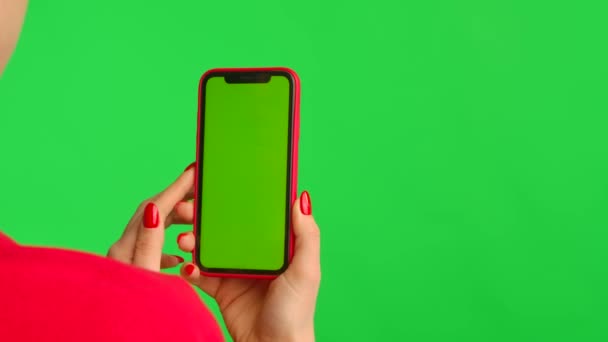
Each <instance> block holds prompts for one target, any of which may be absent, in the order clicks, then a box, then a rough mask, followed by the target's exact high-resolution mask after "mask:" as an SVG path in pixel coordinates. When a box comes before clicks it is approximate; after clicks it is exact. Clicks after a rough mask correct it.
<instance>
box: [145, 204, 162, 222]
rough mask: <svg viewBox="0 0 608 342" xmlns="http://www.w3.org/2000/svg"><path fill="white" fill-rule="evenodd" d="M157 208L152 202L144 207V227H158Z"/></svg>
mask: <svg viewBox="0 0 608 342" xmlns="http://www.w3.org/2000/svg"><path fill="white" fill-rule="evenodd" d="M158 221H159V219H158V208H157V207H156V205H155V204H154V203H152V202H150V203H148V205H146V209H144V227H146V228H156V227H158Z"/></svg>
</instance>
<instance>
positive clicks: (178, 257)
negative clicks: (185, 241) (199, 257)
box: [174, 255, 184, 264]
mask: <svg viewBox="0 0 608 342" xmlns="http://www.w3.org/2000/svg"><path fill="white" fill-rule="evenodd" d="M174 257H176V258H177V261H179V263H180V264H181V263H182V262H184V258H182V257H181V256H179V255H174Z"/></svg>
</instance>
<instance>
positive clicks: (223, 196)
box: [193, 68, 300, 278]
mask: <svg viewBox="0 0 608 342" xmlns="http://www.w3.org/2000/svg"><path fill="white" fill-rule="evenodd" d="M299 103H300V82H299V78H298V76H297V74H296V73H295V72H294V71H293V70H291V69H288V68H246V69H241V68H239V69H212V70H209V71H207V72H206V73H205V74H204V75H203V76H202V77H201V80H200V86H199V108H198V134H197V159H196V182H195V199H194V203H195V215H194V216H195V217H194V231H195V236H196V247H195V250H194V253H193V254H194V255H193V257H194V262H195V263H196V264H197V265H198V266H199V268H200V270H201V272H202V273H203V274H205V275H207V276H220V277H243V278H274V277H276V276H278V275H279V274H281V273H282V272H283V271H285V269H286V268H287V266H288V265H289V262H290V260H291V257H292V254H293V232H292V227H291V207H292V205H293V203H294V201H295V199H296V194H297V167H298V165H297V163H298V140H299V120H300V118H299Z"/></svg>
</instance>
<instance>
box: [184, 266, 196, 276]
mask: <svg viewBox="0 0 608 342" xmlns="http://www.w3.org/2000/svg"><path fill="white" fill-rule="evenodd" d="M184 271H186V274H187V275H192V273H194V265H192V264H189V265H186V268H184Z"/></svg>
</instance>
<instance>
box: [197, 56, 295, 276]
mask: <svg viewBox="0 0 608 342" xmlns="http://www.w3.org/2000/svg"><path fill="white" fill-rule="evenodd" d="M272 71H280V72H285V73H288V74H289V75H290V76H291V78H292V80H293V92H294V94H293V120H292V125H293V128H292V132H293V134H292V136H291V139H292V141H291V146H292V149H291V196H290V197H291V206H292V207H293V203H294V202H295V200H296V198H297V195H298V143H299V140H300V78H299V77H298V74H296V72H295V71H293V70H291V69H289V68H284V67H276V68H272V67H271V68H217V69H211V70H208V71H207V72H205V73H204V74H203V76H201V79H200V81H199V101H198V114H197V116H198V120H197V128H196V164H195V173H196V176H195V182H194V206H195V208H198V189H199V184H198V179H199V174H198V173H199V170H200V168H199V167H198V166H199V155H200V150H199V149H200V144H199V141H200V136H201V132H200V127H201V104H202V102H201V100H202V97H203V85H204V81H205V79H206V77H207V76H208V75H210V74H212V73H225V72H272ZM197 212H198V210H195V215H194V226H193V227H198V223H199V222H198V215H197V214H196V213H197ZM290 213H291V210H290ZM289 215H291V214H289ZM196 232H197V229H194V234H195V241H197V246H196V248H195V249H194V251H193V252H192V257H193V261H194V263H195V264H198V262H197V261H198V249H199V245H198V237H197V236H196ZM288 236H289V241H288V244H287V245H288V249H289V250H288V264H289V263H291V260H292V258H293V251H294V234H293V223H292V222H291V220H290V227H289V234H288ZM199 267H200V265H199ZM201 274H203V275H205V276H209V277H225V278H257V279H273V278H276V277H277V276H278V275H266V274H247V273H210V272H205V271H203V270H202V269H201Z"/></svg>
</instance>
